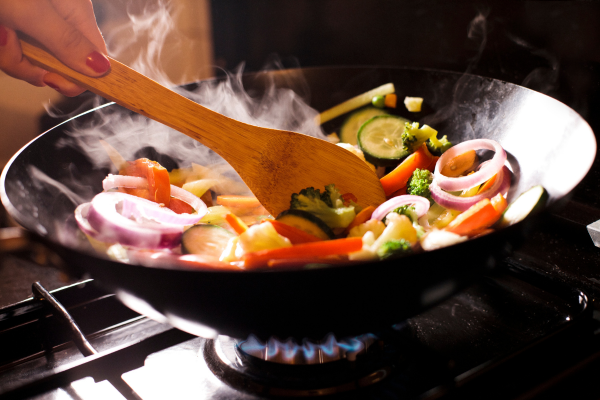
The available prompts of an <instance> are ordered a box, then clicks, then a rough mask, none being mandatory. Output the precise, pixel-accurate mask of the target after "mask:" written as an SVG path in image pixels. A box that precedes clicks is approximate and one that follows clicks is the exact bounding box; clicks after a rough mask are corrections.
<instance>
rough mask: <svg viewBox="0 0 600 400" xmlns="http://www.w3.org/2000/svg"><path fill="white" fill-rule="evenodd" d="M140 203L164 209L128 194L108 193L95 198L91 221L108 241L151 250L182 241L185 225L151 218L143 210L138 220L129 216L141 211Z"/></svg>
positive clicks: (95, 228) (92, 226)
mask: <svg viewBox="0 0 600 400" xmlns="http://www.w3.org/2000/svg"><path fill="white" fill-rule="evenodd" d="M118 206H119V207H118ZM136 206H138V207H139V208H141V209H143V210H148V209H150V208H152V207H154V208H156V209H159V210H160V209H161V207H160V206H159V205H158V204H156V203H154V202H152V201H150V200H146V199H142V198H140V197H136V196H132V195H129V194H127V193H121V192H104V193H100V194H98V195H96V197H94V198H93V199H92V202H91V207H90V208H89V212H88V217H87V221H88V222H89V225H90V226H91V228H93V229H94V230H96V231H97V232H99V233H100V235H102V237H104V238H107V240H106V241H108V242H118V243H121V244H123V245H126V246H133V247H141V248H148V249H155V248H171V247H175V246H177V245H178V244H179V242H180V239H181V235H182V233H183V228H184V225H181V224H168V223H159V222H155V221H147V220H144V218H143V216H142V215H141V214H142V213H141V212H140V213H139V214H140V217H139V218H138V220H132V219H129V218H128V216H135V214H136V213H138V211H136ZM117 208H120V211H121V212H122V213H124V215H122V214H121V213H120V212H119V211H118V210H117Z"/></svg>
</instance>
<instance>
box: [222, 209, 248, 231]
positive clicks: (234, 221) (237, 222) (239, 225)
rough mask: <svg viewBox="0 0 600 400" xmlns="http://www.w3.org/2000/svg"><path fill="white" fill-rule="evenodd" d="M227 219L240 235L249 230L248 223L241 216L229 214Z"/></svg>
mask: <svg viewBox="0 0 600 400" xmlns="http://www.w3.org/2000/svg"><path fill="white" fill-rule="evenodd" d="M225 221H227V223H228V224H229V225H230V226H231V227H232V228H233V230H234V231H236V233H237V234H238V235H241V234H242V233H244V232H246V231H247V230H248V225H246V224H245V223H244V221H242V220H241V219H240V217H238V216H237V215H235V214H231V213H229V214H227V215H226V216H225Z"/></svg>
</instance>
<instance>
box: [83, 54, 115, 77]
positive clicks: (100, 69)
mask: <svg viewBox="0 0 600 400" xmlns="http://www.w3.org/2000/svg"><path fill="white" fill-rule="evenodd" d="M85 63H86V65H87V66H88V67H90V68H91V69H93V70H94V71H96V72H97V73H99V74H101V73H104V72H106V71H108V69H109V68H110V61H108V58H106V57H105V56H104V55H102V54H100V53H98V52H97V51H95V50H94V51H92V52H91V53H90V54H88V56H87V58H86V60H85Z"/></svg>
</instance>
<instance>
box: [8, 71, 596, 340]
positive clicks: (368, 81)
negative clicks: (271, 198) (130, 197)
mask: <svg viewBox="0 0 600 400" xmlns="http://www.w3.org/2000/svg"><path fill="white" fill-rule="evenodd" d="M298 76H304V79H305V82H306V83H305V85H304V86H303V85H302V84H301V85H298V84H297V82H298V80H297V79H296V78H298ZM270 79H274V80H275V82H276V83H277V85H279V86H286V87H293V88H295V89H299V90H301V91H303V93H310V104H311V106H313V107H314V108H316V109H317V110H323V109H326V108H329V107H331V106H333V105H335V104H337V103H338V102H341V101H343V100H346V99H348V98H350V97H352V96H355V95H357V94H359V93H361V92H363V91H366V90H368V89H371V88H373V87H376V86H379V85H381V84H384V83H387V82H393V83H394V84H395V86H396V92H397V94H398V98H399V108H398V109H397V111H396V113H398V114H401V115H403V116H406V117H408V118H411V119H413V120H417V121H421V122H423V123H428V124H429V125H431V126H433V127H435V128H436V129H438V130H439V131H440V132H441V133H442V134H446V135H448V137H449V138H450V139H451V140H452V141H453V142H460V141H463V140H466V139H472V138H491V139H494V140H497V141H499V142H500V143H501V144H502V145H503V147H504V148H505V149H506V151H507V153H508V160H509V162H510V164H511V169H512V171H513V172H514V177H513V185H512V188H511V191H510V193H509V201H510V200H513V199H515V198H516V196H517V195H518V194H520V193H521V192H523V191H524V190H526V189H528V188H529V187H531V186H533V185H536V184H542V185H543V186H544V187H545V188H546V189H547V190H548V192H549V194H550V204H554V205H556V204H558V203H560V201H559V200H561V199H564V197H565V196H566V195H567V194H568V193H569V192H570V191H571V190H572V189H573V188H574V187H575V186H576V185H577V184H578V183H579V181H580V180H581V179H583V177H584V176H585V174H586V173H587V171H588V170H589V168H590V167H591V164H592V162H593V160H594V157H595V152H596V141H595V138H594V134H593V132H592V131H591V129H590V127H589V126H588V125H587V123H586V122H585V121H584V120H583V119H582V118H581V117H580V116H579V115H578V114H577V113H575V112H574V111H573V110H571V109H570V108H568V107H567V106H565V105H563V104H562V103H559V102H558V101H556V100H554V99H552V98H550V97H547V96H545V95H542V94H540V93H537V92H534V91H531V90H528V89H525V88H523V87H519V86H517V85H513V84H509V83H506V82H501V81H497V80H493V79H488V78H482V77H477V76H471V75H461V74H457V73H449V72H440V71H433V70H422V69H421V70H419V69H401V68H311V69H304V70H288V71H275V72H269V73H260V74H256V75H248V76H246V77H245V78H244V83H245V85H246V87H247V88H248V89H249V90H250V92H251V93H260V92H261V91H262V90H264V87H265V85H266V82H268V81H269V80H270ZM307 89H308V90H307ZM407 95H408V96H420V97H424V98H425V104H426V106H425V107H424V110H423V111H421V112H420V113H416V114H409V113H408V112H406V110H404V108H403V106H402V99H403V98H404V96H407ZM108 107H115V108H116V107H118V106H117V105H109V106H108ZM95 113H97V111H92V112H91V113H88V114H85V115H80V116H78V117H75V118H74V119H72V120H69V121H67V122H66V123H63V124H61V125H59V126H57V127H55V128H53V129H51V130H49V131H47V132H45V133H44V134H42V135H40V136H39V137H38V138H36V139H35V140H33V141H32V142H30V143H29V144H28V145H27V146H25V147H24V148H23V149H21V151H20V152H19V153H17V154H16V155H15V156H14V157H13V159H12V160H11V161H10V163H9V164H8V165H7V166H6V168H5V169H4V171H3V174H2V202H3V204H4V206H5V207H6V208H7V210H8V212H9V213H10V214H11V215H12V217H14V218H15V220H16V221H18V222H19V223H20V224H22V225H23V226H24V227H25V228H27V229H28V230H30V231H32V232H34V233H36V234H37V235H39V236H40V237H41V238H42V239H43V240H45V241H47V242H48V243H49V244H50V245H51V246H52V247H53V248H55V249H56V251H57V252H58V253H59V254H60V255H61V256H62V257H63V258H64V259H65V261H66V264H67V265H68V266H69V268H70V269H71V272H73V273H78V274H81V273H84V272H85V273H89V274H90V275H91V276H92V277H93V278H95V279H97V280H98V281H99V282H100V283H101V284H102V285H104V286H106V287H107V288H108V289H109V290H112V291H114V292H115V293H116V294H117V296H118V297H119V298H120V299H121V300H122V301H123V302H124V303H125V304H127V305H128V306H129V307H131V308H133V309H135V310H136V311H139V312H142V313H145V314H147V315H149V316H151V317H153V318H156V319H158V320H161V321H166V322H168V323H170V324H172V325H174V326H176V327H178V328H181V329H183V330H186V331H189V332H192V333H195V334H198V335H204V336H208V335H214V334H215V333H216V332H218V333H220V334H226V335H229V336H233V337H246V336H247V335H248V334H249V333H255V334H257V335H258V336H261V337H266V336H270V335H277V336H279V337H282V338H285V337H289V336H295V337H313V338H321V337H322V336H323V335H324V334H326V333H328V332H334V333H335V334H336V335H340V336H344V335H349V334H360V333H365V332H369V331H373V330H375V329H378V328H379V327H382V326H389V325H391V324H394V323H397V322H400V321H402V320H404V319H405V318H407V317H410V316H412V315H415V314H416V313H419V312H421V311H423V310H424V309H426V308H428V307H430V306H432V305H434V304H436V303H438V302H440V301H441V300H443V299H445V298H447V297H448V296H450V295H452V294H453V293H456V292H457V291H459V290H461V289H462V288H464V287H465V286H466V285H468V284H470V283H471V282H472V281H473V280H474V279H476V278H477V277H478V276H480V275H481V274H483V273H485V272H486V271H488V270H489V269H491V268H493V267H494V265H495V260H497V258H498V257H500V256H501V255H502V254H503V252H505V251H506V250H507V249H509V248H510V247H511V246H515V245H518V243H519V242H520V241H522V239H523V238H524V237H525V236H526V234H527V231H528V230H529V229H530V228H531V226H532V224H534V223H535V219H526V220H525V221H523V222H521V223H519V224H516V225H514V226H512V227H509V228H507V229H503V230H500V231H497V232H495V233H493V234H490V235H487V236H483V237H480V238H477V239H474V240H471V241H468V242H465V243H462V244H459V245H455V246H451V247H447V248H444V249H440V250H436V251H433V252H429V253H421V254H416V255H413V256H409V257H405V258H402V259H399V260H393V261H387V262H374V263H366V264H361V265H348V266H337V267H329V268H321V269H306V270H282V271H269V272H258V271H255V272H227V271H204V270H202V271H200V270H189V269H173V268H170V267H169V266H166V265H165V266H160V267H152V268H150V267H144V266H138V265H128V264H122V263H119V262H115V261H111V260H109V259H108V258H106V257H104V256H103V255H99V254H98V253H94V252H93V251H92V250H90V249H89V248H87V247H86V246H85V243H83V241H77V240H75V237H76V234H75V232H76V229H75V228H74V227H75V225H74V221H73V217H72V215H73V210H74V208H75V206H76V204H74V201H73V199H72V198H69V196H67V195H65V194H63V191H61V190H59V189H58V186H60V185H57V184H45V183H43V184H40V182H39V180H36V179H34V178H33V177H32V171H34V169H32V168H31V167H35V168H36V169H37V170H39V171H41V172H43V173H44V174H45V175H47V176H49V177H50V178H52V179H54V180H56V181H57V182H60V183H61V184H64V185H66V186H68V187H69V188H70V190H73V191H74V192H77V191H79V192H85V193H86V195H84V196H91V194H92V193H97V192H99V191H101V181H102V179H103V177H104V176H105V175H106V173H107V172H108V170H107V169H105V168H97V167H95V166H94V165H92V162H91V161H90V159H89V158H88V156H87V155H85V154H82V153H81V151H80V150H78V149H76V148H73V147H70V146H64V145H63V146H57V144H60V143H62V144H64V143H65V142H66V141H68V135H67V132H68V131H70V130H71V129H72V127H73V126H74V125H77V124H82V123H84V122H85V121H88V120H89V119H90V118H93V116H94V114H95ZM108 123H110V122H108ZM336 124H339V121H333V122H332V123H331V124H330V126H329V127H328V128H334V127H335V125H336ZM94 134H95V135H98V136H99V137H101V136H102V134H101V133H100V131H98V132H96V133H94ZM140 134H143V132H142V133H140ZM158 150H159V152H160V149H158ZM266 179H268V177H266ZM90 188H91V190H90ZM85 200H89V198H88V199H85ZM75 202H77V200H75ZM542 215H543V214H542Z"/></svg>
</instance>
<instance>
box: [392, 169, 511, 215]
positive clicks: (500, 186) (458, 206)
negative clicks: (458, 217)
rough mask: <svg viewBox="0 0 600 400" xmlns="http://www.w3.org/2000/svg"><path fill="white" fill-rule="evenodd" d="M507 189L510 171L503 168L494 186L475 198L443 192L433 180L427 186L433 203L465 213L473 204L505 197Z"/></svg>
mask: <svg viewBox="0 0 600 400" xmlns="http://www.w3.org/2000/svg"><path fill="white" fill-rule="evenodd" d="M509 187H510V171H509V169H508V168H506V167H504V166H503V167H502V168H501V169H500V171H499V172H498V176H497V178H496V180H495V181H494V184H493V185H492V186H491V187H490V188H489V189H487V190H486V191H485V192H482V193H479V194H477V195H475V196H471V197H460V196H455V195H453V194H451V193H448V192H445V191H443V190H442V188H440V186H439V185H438V183H437V182H436V181H435V179H434V180H433V182H432V183H431V185H429V190H430V191H431V197H433V200H435V202H436V203H438V204H439V205H440V206H442V207H446V208H450V209H452V210H458V211H466V210H468V209H469V207H471V206H472V205H473V204H476V203H478V202H480V201H481V200H483V199H490V198H492V197H494V196H495V195H496V194H498V193H502V194H503V195H504V196H506V193H507V192H508V188H509ZM384 204H385V203H384Z"/></svg>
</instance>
